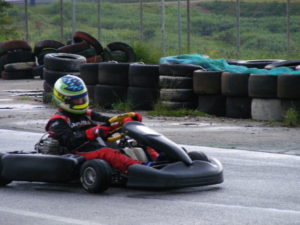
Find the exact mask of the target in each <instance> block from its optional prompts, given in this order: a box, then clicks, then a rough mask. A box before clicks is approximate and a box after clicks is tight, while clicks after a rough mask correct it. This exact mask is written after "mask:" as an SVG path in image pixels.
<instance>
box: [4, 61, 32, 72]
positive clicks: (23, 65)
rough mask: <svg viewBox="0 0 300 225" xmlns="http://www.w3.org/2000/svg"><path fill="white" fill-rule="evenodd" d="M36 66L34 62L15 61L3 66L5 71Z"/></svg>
mask: <svg viewBox="0 0 300 225" xmlns="http://www.w3.org/2000/svg"><path fill="white" fill-rule="evenodd" d="M34 66H36V64H35V62H17V63H10V64H6V65H5V66H4V70H5V71H16V70H29V69H33V67H34Z"/></svg>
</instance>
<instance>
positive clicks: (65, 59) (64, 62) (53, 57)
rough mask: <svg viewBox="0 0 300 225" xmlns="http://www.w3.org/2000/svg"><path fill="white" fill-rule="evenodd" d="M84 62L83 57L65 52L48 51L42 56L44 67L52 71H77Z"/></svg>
mask: <svg viewBox="0 0 300 225" xmlns="http://www.w3.org/2000/svg"><path fill="white" fill-rule="evenodd" d="M85 63H86V58H85V57H83V56H81V55H75V54H67V53H49V54H47V55H45V58H44V66H45V68H46V69H48V70H54V71H68V72H70V71H79V70H80V66H81V65H82V64H85Z"/></svg>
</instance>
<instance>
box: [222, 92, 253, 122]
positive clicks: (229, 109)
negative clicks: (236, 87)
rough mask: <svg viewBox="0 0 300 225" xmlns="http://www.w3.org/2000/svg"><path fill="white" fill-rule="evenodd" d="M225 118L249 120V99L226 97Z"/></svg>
mask: <svg viewBox="0 0 300 225" xmlns="http://www.w3.org/2000/svg"><path fill="white" fill-rule="evenodd" d="M226 117H230V118H238V119H249V118H250V117H251V98H249V97H227V98H226Z"/></svg>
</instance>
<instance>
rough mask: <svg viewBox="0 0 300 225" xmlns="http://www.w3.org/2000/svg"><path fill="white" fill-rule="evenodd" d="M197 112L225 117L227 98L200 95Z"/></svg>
mask: <svg viewBox="0 0 300 225" xmlns="http://www.w3.org/2000/svg"><path fill="white" fill-rule="evenodd" d="M197 110H198V111H200V112H204V113H207V114H210V115H215V116H225V114H226V97H225V96H224V95H199V96H198V106H197Z"/></svg>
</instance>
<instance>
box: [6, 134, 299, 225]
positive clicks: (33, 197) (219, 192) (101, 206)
mask: <svg viewBox="0 0 300 225" xmlns="http://www.w3.org/2000/svg"><path fill="white" fill-rule="evenodd" d="M40 136H41V133H35V132H22V131H13V130H3V129H1V130H0V143H1V152H5V151H11V150H21V149H24V150H29V149H30V150H31V149H32V146H33V145H34V143H35V141H36V140H37V139H38V138H39V137H40ZM185 147H186V148H187V149H188V150H201V151H203V152H205V153H206V154H207V155H209V156H212V157H216V158H218V159H219V160H220V161H221V162H222V164H223V166H224V177H225V182H224V183H222V184H219V185H212V186H206V187H193V188H182V189H175V190H168V191H143V190H135V189H126V188H116V187H112V188H110V189H108V190H107V191H106V192H105V193H103V194H99V195H93V194H89V193H86V192H85V191H84V190H83V189H82V188H81V187H80V186H79V185H77V184H76V185H75V184H47V183H31V182H12V183H11V184H9V185H8V186H6V187H3V188H1V189H0V199H1V204H0V224H1V225H2V224H3V225H15V224H22V225H29V224H30V225H32V224H44V225H54V224H56V225H57V224H61V225H65V224H82V225H85V224H91V225H94V224H101V225H102V224H103V225H104V224H105V225H106V224H107V225H115V224H122V225H127V224H128V225H132V224H163V225H165V224H172V225H173V224H184V225H195V224H201V225H206V224H209V225H210V224H220V225H222V224H224V225H225V224H226V225H228V224H232V225H235V224H241V225H245V224H256V225H277V224H278V225H298V224H300V204H299V202H300V179H299V178H300V158H299V156H294V155H283V154H274V153H264V152H254V151H245V150H238V149H222V148H210V147H200V146H191V145H185Z"/></svg>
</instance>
